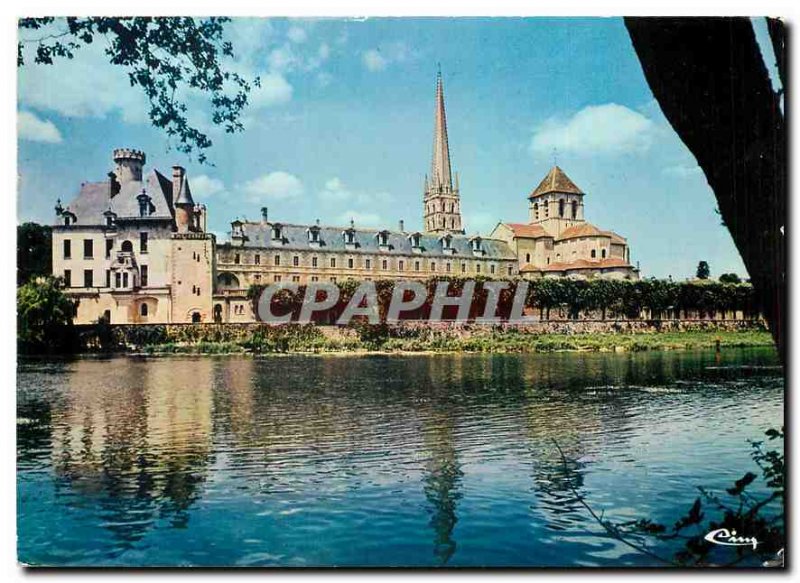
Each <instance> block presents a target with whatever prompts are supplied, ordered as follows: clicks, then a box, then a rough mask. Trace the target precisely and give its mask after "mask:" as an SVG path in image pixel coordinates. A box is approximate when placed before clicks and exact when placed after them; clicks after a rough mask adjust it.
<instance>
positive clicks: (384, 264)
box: [381, 259, 389, 271]
mask: <svg viewBox="0 0 800 583" xmlns="http://www.w3.org/2000/svg"><path fill="white" fill-rule="evenodd" d="M381 269H383V270H384V271H385V270H387V269H389V262H388V261H386V260H385V259H383V260H381Z"/></svg>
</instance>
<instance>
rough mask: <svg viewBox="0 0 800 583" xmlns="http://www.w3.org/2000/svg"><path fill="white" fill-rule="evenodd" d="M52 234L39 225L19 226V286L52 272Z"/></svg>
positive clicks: (44, 226)
mask: <svg viewBox="0 0 800 583" xmlns="http://www.w3.org/2000/svg"><path fill="white" fill-rule="evenodd" d="M51 240H52V232H51V229H50V227H48V226H46V225H40V224H38V223H22V224H21V225H19V226H17V285H23V284H25V283H27V282H28V281H30V280H31V279H32V278H34V277H38V276H42V275H49V274H50V272H51V271H52V267H51V265H52V249H51V245H52V243H51Z"/></svg>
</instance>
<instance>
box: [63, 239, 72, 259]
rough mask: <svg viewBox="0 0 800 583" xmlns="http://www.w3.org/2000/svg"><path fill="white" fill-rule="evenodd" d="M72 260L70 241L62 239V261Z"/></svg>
mask: <svg viewBox="0 0 800 583" xmlns="http://www.w3.org/2000/svg"><path fill="white" fill-rule="evenodd" d="M71 258H72V241H70V240H69V239H64V259H71Z"/></svg>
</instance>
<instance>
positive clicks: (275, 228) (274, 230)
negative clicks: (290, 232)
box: [272, 223, 281, 240]
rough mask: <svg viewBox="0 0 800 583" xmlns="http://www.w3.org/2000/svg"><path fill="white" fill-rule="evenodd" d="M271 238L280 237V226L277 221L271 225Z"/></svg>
mask: <svg viewBox="0 0 800 583" xmlns="http://www.w3.org/2000/svg"><path fill="white" fill-rule="evenodd" d="M272 239H273V240H278V239H281V226H280V225H279V224H277V223H276V224H274V225H273V226H272Z"/></svg>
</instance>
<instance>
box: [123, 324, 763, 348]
mask: <svg viewBox="0 0 800 583" xmlns="http://www.w3.org/2000/svg"><path fill="white" fill-rule="evenodd" d="M717 342H719V345H720V347H721V348H728V347H751V346H772V345H773V342H772V337H771V336H770V334H769V332H766V331H762V330H743V331H680V332H676V331H670V332H637V333H579V334H554V333H547V334H542V333H531V332H526V331H521V330H503V331H499V330H491V329H490V330H485V331H471V332H469V333H468V334H463V333H457V332H454V331H452V330H446V331H442V330H413V331H401V332H398V331H390V332H386V331H382V330H361V331H347V332H342V333H338V332H337V333H334V334H331V333H327V334H326V333H323V332H322V331H320V330H318V329H314V328H311V329H303V330H302V331H298V330H293V329H292V328H291V327H278V328H273V329H268V330H258V331H256V332H253V333H251V334H247V335H242V336H241V337H239V338H236V339H225V340H223V339H220V340H212V341H208V340H197V341H192V340H191V339H172V340H167V341H163V342H149V343H144V344H142V345H140V346H133V347H130V350H133V351H135V352H143V353H146V354H234V353H252V354H276V353H342V352H344V353H363V352H383V353H401V352H403V353H405V352H408V353H414V352H440V353H445V352H486V353H489V352H491V353H533V352H538V353H541V352H560V351H576V352H579V351H585V352H628V351H630V352H635V351H646V350H684V349H702V348H714V347H716V345H717Z"/></svg>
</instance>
